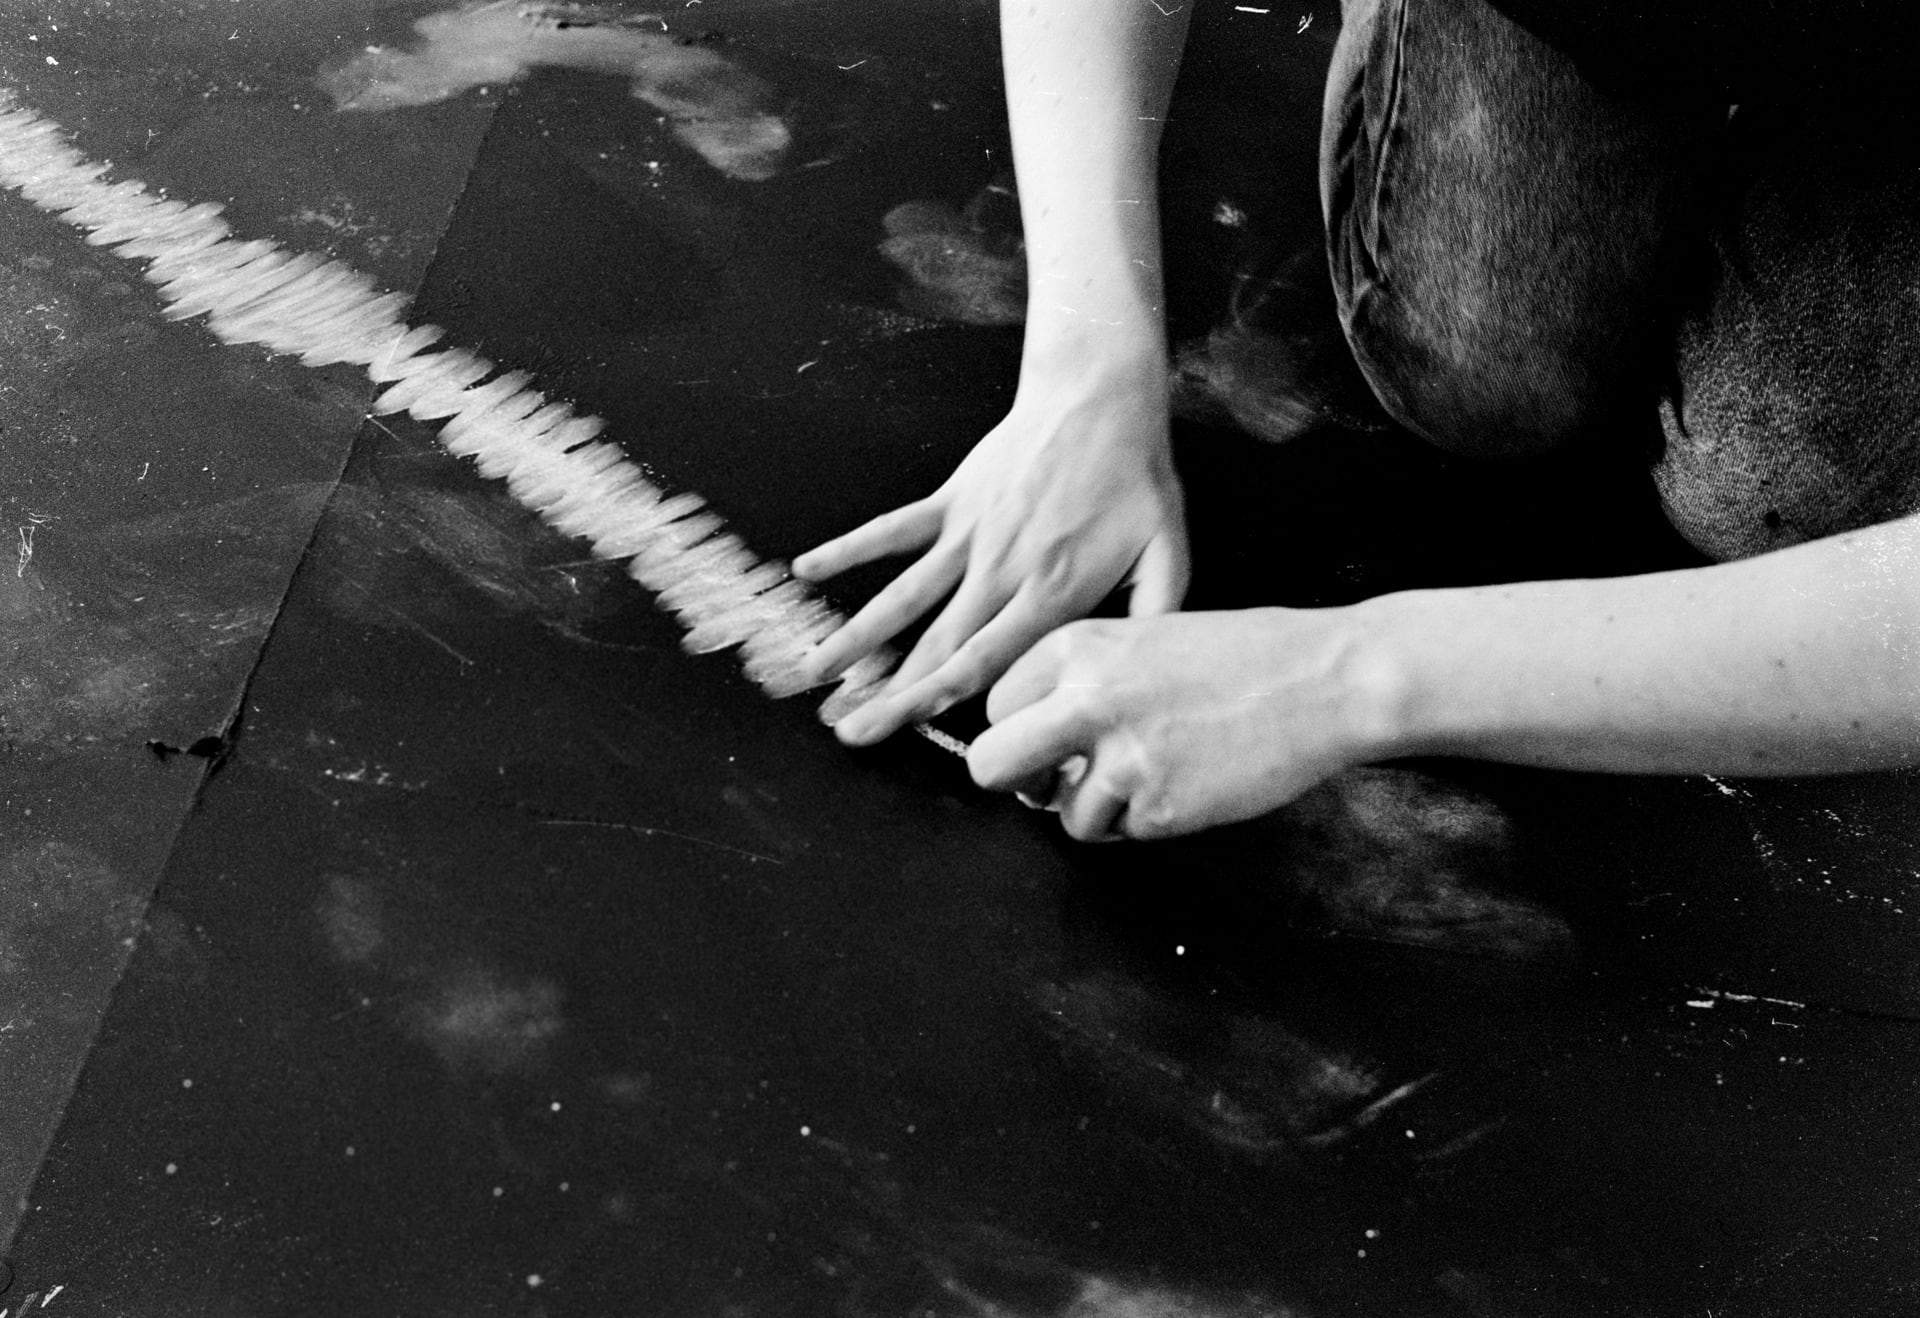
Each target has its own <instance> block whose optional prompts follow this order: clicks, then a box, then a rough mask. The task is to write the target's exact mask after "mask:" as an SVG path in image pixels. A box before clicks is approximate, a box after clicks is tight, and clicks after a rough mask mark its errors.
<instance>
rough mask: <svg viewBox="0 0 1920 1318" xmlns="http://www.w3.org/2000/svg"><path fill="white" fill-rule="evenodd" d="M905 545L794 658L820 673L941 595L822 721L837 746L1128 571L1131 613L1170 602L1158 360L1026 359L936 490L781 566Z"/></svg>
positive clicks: (883, 728) (1072, 611) (886, 724)
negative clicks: (883, 667) (887, 670)
mask: <svg viewBox="0 0 1920 1318" xmlns="http://www.w3.org/2000/svg"><path fill="white" fill-rule="evenodd" d="M915 550H922V551H924V552H922V553H921V555H920V557H919V558H918V559H916V560H915V561H914V562H913V563H912V564H911V565H909V566H908V567H907V568H906V569H905V570H904V571H902V572H901V573H900V575H899V576H897V577H895V578H894V579H893V581H892V582H891V583H890V584H888V585H887V586H886V587H885V588H883V589H882V590H881V591H880V593H879V594H877V595H875V596H874V598H873V599H872V600H871V601H869V602H868V604H867V605H866V607H865V608H863V609H861V610H860V611H859V612H858V613H857V614H855V615H854V617H853V618H852V619H851V620H850V621H848V622H847V624H846V625H845V626H843V627H842V628H841V629H840V630H839V631H837V632H835V633H834V634H833V635H832V636H830V637H828V638H827V639H826V640H825V641H823V642H822V643H821V644H820V646H819V648H818V649H817V650H816V651H815V653H814V655H813V657H812V659H811V660H810V661H809V664H808V669H807V676H808V677H810V678H812V679H814V680H816V681H825V680H827V679H830V678H831V677H833V676H834V675H835V674H837V673H839V672H841V671H843V670H844V669H845V668H847V667H848V666H849V665H851V664H852V663H854V662H855V661H856V660H858V659H860V658H862V657H864V656H865V655H867V654H870V653H871V652H873V651H874V650H875V649H877V648H878V647H880V646H881V645H882V644H884V643H885V642H886V641H887V640H889V639H890V638H891V637H893V636H894V635H895V634H896V633H898V632H899V631H900V630H901V629H902V628H904V627H906V626H908V625H909V624H910V623H912V622H913V621H914V620H915V619H916V618H919V617H921V616H922V615H924V614H925V613H927V612H928V611H930V610H931V609H933V608H934V606H936V605H937V604H939V602H940V601H941V600H942V599H947V597H948V596H949V595H951V599H948V601H947V604H946V607H945V608H944V609H942V610H941V612H940V614H939V616H938V617H936V618H935V619H934V620H933V622H932V623H931V624H930V625H929V626H928V628H927V629H926V631H925V632H924V633H923V634H922V636H921V638H920V642H919V644H917V645H916V646H915V647H914V648H913V651H912V653H910V654H909V655H908V656H907V657H906V659H905V661H904V662H902V663H901V665H900V668H899V670H898V671H897V672H896V673H895V674H894V675H893V677H892V679H891V680H890V681H888V682H887V684H886V685H885V686H884V687H882V688H881V690H880V691H879V692H878V693H877V694H876V695H875V696H874V697H873V698H872V699H871V700H870V701H868V702H867V703H866V704H865V705H863V706H862V707H861V708H860V709H858V710H856V711H855V712H854V713H852V714H850V715H848V716H847V717H846V718H844V719H843V720H842V721H841V722H840V723H839V724H838V725H837V726H836V729H835V730H836V732H838V734H839V736H840V738H841V740H843V741H845V742H847V743H849V744H852V745H866V744H870V743H872V742H877V741H880V740H882V739H883V738H885V737H887V736H889V735H890V734H892V733H893V732H894V731H896V730H897V729H899V728H900V727H902V726H904V725H906V724H908V723H911V722H914V721H916V720H919V719H924V718H930V717H932V716H933V715H935V714H938V713H939V712H941V711H942V710H944V709H946V708H948V707H949V706H951V705H953V704H955V703H957V702H958V701H960V700H963V699H965V698H966V697H967V696H970V695H972V694H974V693H975V692H978V691H981V690H984V689H985V688H986V687H987V685H988V684H990V683H991V682H992V681H993V680H994V679H995V678H996V677H998V676H999V675H1000V674H1001V673H1002V672H1004V671H1005V670H1006V668H1007V666H1008V665H1009V664H1011V663H1012V662H1013V661H1014V660H1015V659H1017V658H1018V657H1019V656H1020V655H1021V654H1022V653H1023V652H1024V651H1025V650H1026V649H1027V648H1028V647H1029V646H1031V645H1032V644H1033V643H1034V642H1035V641H1036V640H1038V639H1039V638H1040V637H1042V636H1044V635H1046V633H1047V632H1049V631H1051V630H1052V629H1053V628H1054V627H1056V626H1058V625H1059V624H1061V623H1062V622H1066V621H1070V620H1072V619H1074V618H1078V617H1082V616H1084V615H1085V614H1086V613H1087V612H1088V611H1090V610H1091V609H1092V608H1093V607H1094V606H1095V605H1097V604H1098V603H1099V602H1100V601H1101V600H1102V599H1104V598H1105V597H1106V596H1107V595H1108V593H1109V592H1111V591H1112V590H1113V589H1114V587H1115V586H1117V585H1118V584H1119V583H1120V581H1121V579H1122V578H1123V577H1125V576H1126V575H1127V573H1128V572H1129V571H1131V572H1132V574H1133V593H1132V596H1131V599H1130V601H1129V609H1130V611H1131V612H1132V613H1133V614H1135V615H1136V616H1142V615H1150V614H1157V613H1164V612H1167V611H1169V610H1171V609H1175V608H1177V607H1179V604H1180V599H1181V597H1182V596H1183V595H1184V594H1185V592H1186V585H1187V573H1188V557H1187V536H1186V521H1185V517H1184V513H1183V510H1182V501H1181V494H1180V485H1179V480H1178V478H1177V477H1176V476H1175V474H1174V470H1173V460H1172V456H1171V453H1170V451H1169V448H1168V442H1167V387H1166V369H1165V366H1164V364H1163V363H1162V362H1161V361H1160V360H1159V359H1158V358H1157V357H1154V356H1153V355H1151V354H1143V355H1141V356H1137V357H1131V358H1129V359H1127V360H1126V361H1124V362H1115V363H1112V364H1109V365H1106V366H1099V367H1089V366H1087V365H1085V364H1084V363H1081V364H1076V365H1075V366H1074V367H1073V368H1071V369H1058V370H1044V369H1035V368H1033V367H1032V366H1029V368H1028V369H1026V370H1024V371H1023V372H1022V376H1021V385H1020V389H1019V391H1018V393H1017V395H1016V396H1015V399H1014V404H1013V407H1012V409H1011V410H1010V411H1009V412H1008V414H1007V417H1006V419H1005V420H1004V421H1002V422H1001V423H1000V424H999V425H998V426H996V427H994V429H993V430H992V431H990V432H989V433H988V434H987V435H986V437H985V438H984V439H982V440H981V441H980V442H979V443H978V444H977V445H975V446H974V448H973V451H972V452H970V453H969V454H968V455H967V457H966V459H965V460H964V461H963V462H961V464H960V466H959V467H958V468H957V469H956V470H955V471H954V473H953V475H952V476H950V477H949V478H948V479H947V480H946V482H945V483H944V484H942V485H941V486H940V488H939V489H938V490H936V491H935V492H934V493H933V494H932V495H930V496H929V497H927V498H925V499H921V500H919V501H918V502H916V503H911V504H908V505H906V506H905V507H903V508H899V509H896V510H894V511H893V512H890V513H886V514H883V515H882V516H880V517H876V518H875V519H873V520H872V521H870V522H867V523H866V524H865V525H863V526H860V527H858V528H856V529H854V530H853V531H850V532H848V533H847V534H846V535H843V536H840V537H839V538H838V539H835V540H831V541H828V542H827V543H826V544H824V545H821V546H820V547H819V548H817V549H814V550H812V551H811V552H809V553H806V554H803V555H801V556H800V557H799V558H797V559H795V560H794V563H793V571H794V575H795V576H798V577H800V578H802V579H804V580H809V581H818V580H821V579H823V578H826V577H831V576H834V575H835V574H837V573H839V572H842V571H845V570H846V569H847V568H850V567H854V566H856V565H858V564H861V563H866V562H869V561H871V560H873V559H876V558H880V557H883V556H886V555H889V554H902V553H909V552H912V551H915Z"/></svg>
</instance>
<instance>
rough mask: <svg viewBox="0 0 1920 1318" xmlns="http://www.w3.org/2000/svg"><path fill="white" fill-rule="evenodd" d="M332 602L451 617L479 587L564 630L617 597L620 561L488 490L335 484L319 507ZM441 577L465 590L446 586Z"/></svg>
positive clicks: (387, 623) (346, 608) (389, 623)
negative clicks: (606, 558)
mask: <svg viewBox="0 0 1920 1318" xmlns="http://www.w3.org/2000/svg"><path fill="white" fill-rule="evenodd" d="M328 517H329V519H330V525H329V527H328V528H327V537H328V545H327V554H326V555H325V559H324V561H323V562H320V563H319V568H318V570H319V571H321V572H322V573H323V574H324V585H323V589H324V591H325V594H326V597H327V599H328V601H329V602H330V603H331V605H332V606H333V607H334V608H336V609H338V610H339V611H341V612H342V613H345V614H347V615H349V616H351V617H354V618H357V619H359V620H361V621H364V622H367V623H369V624H372V625H376V626H382V627H389V628H391V627H403V628H404V627H406V626H407V625H408V623H409V620H414V621H419V620H427V621H432V620H436V619H438V620H441V621H452V620H454V619H457V618H459V617H461V616H463V614H464V613H465V611H466V610H467V609H469V608H470V607H471V599H472V596H474V595H478V596H479V597H480V598H482V599H484V600H485V601H486V602H487V603H488V604H490V605H492V606H493V607H494V608H495V609H497V610H499V611H500V612H502V613H509V614H527V615H532V616H534V617H537V618H539V619H541V620H542V621H544V622H548V623H551V624H553V625H554V626H555V627H557V628H559V629H560V630H561V631H562V632H563V633H567V634H571V632H572V631H573V630H574V629H576V628H577V627H579V626H580V625H581V624H583V623H586V622H587V621H589V620H591V619H593V618H597V617H600V616H603V615H604V614H606V613H608V612H610V611H612V610H613V609H615V608H617V607H619V603H620V592H619V590H618V588H617V583H618V582H619V579H620V575H621V574H620V571H619V569H618V568H617V567H616V566H614V565H611V564H608V563H604V562H601V561H598V560H595V559H591V558H586V557H585V556H583V555H582V554H581V552H580V548H579V546H578V545H577V544H576V543H574V542H572V541H569V540H566V539H564V538H563V537H561V536H559V535H557V534H555V533H553V532H552V531H550V530H548V529H547V528H546V527H545V526H544V525H543V524H542V523H541V522H540V520H539V519H538V518H536V517H535V516H534V515H533V514H531V513H529V512H527V511H526V510H525V509H523V508H521V507H520V506H519V505H518V504H516V503H514V502H512V501H511V500H508V499H506V498H505V497H503V496H501V495H499V494H497V493H495V492H493V491H490V490H489V491H480V492H475V493H453V492H449V491H444V490H435V489H430V488H420V487H404V486H388V487H383V488H379V489H374V488H369V487H362V486H356V485H342V486H341V487H340V488H339V490H338V492H337V493H336V494H335V496H334V499H333V503H332V505H331V506H330V508H329V509H328ZM449 579H451V581H453V582H457V583H458V584H459V585H460V586H462V587H464V588H465V589H466V591H467V592H470V593H469V594H468V595H467V596H466V597H465V598H462V597H459V596H450V594H449V592H448V589H447V586H448V584H449Z"/></svg>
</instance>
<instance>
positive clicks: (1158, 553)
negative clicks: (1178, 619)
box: [1127, 530, 1192, 618]
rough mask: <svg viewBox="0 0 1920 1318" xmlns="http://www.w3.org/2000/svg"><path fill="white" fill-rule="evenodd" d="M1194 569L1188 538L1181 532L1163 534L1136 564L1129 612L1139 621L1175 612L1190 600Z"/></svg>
mask: <svg viewBox="0 0 1920 1318" xmlns="http://www.w3.org/2000/svg"><path fill="white" fill-rule="evenodd" d="M1191 571H1192V566H1191V563H1190V561H1189V558H1188V554H1187V537H1186V536H1185V535H1183V534H1182V533H1181V532H1179V531H1178V530H1166V531H1162V532H1160V534H1158V535H1156V536H1155V537H1154V538H1153V539H1151V540H1149V541H1147V547H1146V548H1145V549H1143V550H1141V551H1140V559H1139V561H1138V562H1136V563H1135V564H1134V565H1133V591H1132V594H1130V595H1129V596H1128V597H1127V613H1128V615H1129V616H1131V617H1135V618H1150V617H1152V616H1154V615H1155V614H1160V613H1172V612H1174V611H1175V610H1176V609H1178V608H1179V607H1180V601H1181V600H1182V599H1184V598H1186V594H1187V579H1188V576H1189V575H1190V573H1191Z"/></svg>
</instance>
